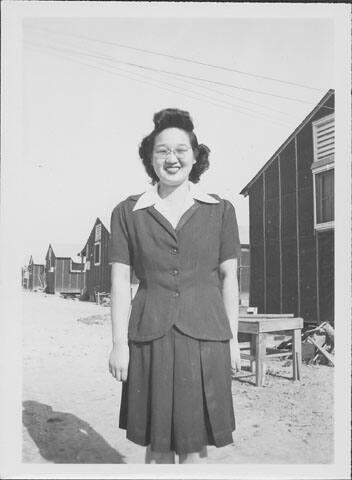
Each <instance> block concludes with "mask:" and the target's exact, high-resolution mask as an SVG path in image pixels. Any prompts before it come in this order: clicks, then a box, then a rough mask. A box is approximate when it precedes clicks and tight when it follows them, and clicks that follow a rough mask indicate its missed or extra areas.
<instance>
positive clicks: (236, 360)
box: [219, 258, 241, 371]
mask: <svg viewBox="0 0 352 480" xmlns="http://www.w3.org/2000/svg"><path fill="white" fill-rule="evenodd" d="M219 271H220V279H221V285H222V298H223V302H224V305H225V310H226V313H227V316H228V318H229V321H230V328H231V331H232V335H233V338H232V339H231V340H230V348H231V366H232V369H233V370H234V371H239V370H241V359H240V349H239V345H238V338H237V335H238V311H239V298H238V297H239V294H238V282H237V259H236V258H233V259H229V260H225V261H224V262H222V263H221V264H220V267H219Z"/></svg>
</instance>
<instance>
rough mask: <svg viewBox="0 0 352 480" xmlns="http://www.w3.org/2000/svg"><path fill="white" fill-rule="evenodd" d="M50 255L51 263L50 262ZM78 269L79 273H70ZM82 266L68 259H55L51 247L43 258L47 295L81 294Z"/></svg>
mask: <svg viewBox="0 0 352 480" xmlns="http://www.w3.org/2000/svg"><path fill="white" fill-rule="evenodd" d="M50 253H51V262H50ZM71 266H72V267H73V268H74V269H78V268H80V269H81V271H80V272H74V271H71ZM84 276H85V274H84V272H83V266H82V265H81V264H79V263H75V262H72V259H71V258H69V257H56V256H55V252H54V250H53V249H52V247H51V245H50V246H49V249H48V252H47V254H46V257H45V282H46V288H45V291H46V292H47V293H61V292H62V293H67V292H71V293H81V292H82V290H83V288H84V282H85V278H84Z"/></svg>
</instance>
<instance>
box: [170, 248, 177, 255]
mask: <svg viewBox="0 0 352 480" xmlns="http://www.w3.org/2000/svg"><path fill="white" fill-rule="evenodd" d="M170 251H171V253H172V254H173V255H176V254H177V253H178V249H177V248H172V249H171V250H170Z"/></svg>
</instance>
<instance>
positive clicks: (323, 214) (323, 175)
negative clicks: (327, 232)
mask: <svg viewBox="0 0 352 480" xmlns="http://www.w3.org/2000/svg"><path fill="white" fill-rule="evenodd" d="M313 178H314V197H315V198H314V200H315V208H314V210H315V211H314V214H315V215H314V216H315V222H314V223H315V228H316V229H318V230H319V229H326V228H333V226H334V167H333V165H330V166H328V167H326V168H324V169H317V170H313Z"/></svg>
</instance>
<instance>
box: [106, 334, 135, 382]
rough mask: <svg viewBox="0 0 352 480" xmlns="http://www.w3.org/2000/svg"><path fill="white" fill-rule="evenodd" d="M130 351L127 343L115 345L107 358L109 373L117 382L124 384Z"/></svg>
mask: <svg viewBox="0 0 352 480" xmlns="http://www.w3.org/2000/svg"><path fill="white" fill-rule="evenodd" d="M129 361H130V351H129V348H128V343H122V344H115V345H114V346H113V347H112V350H111V353H110V358H109V371H110V373H111V375H112V376H113V377H115V378H116V380H118V381H119V382H126V380H127V375H128V364H129Z"/></svg>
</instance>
